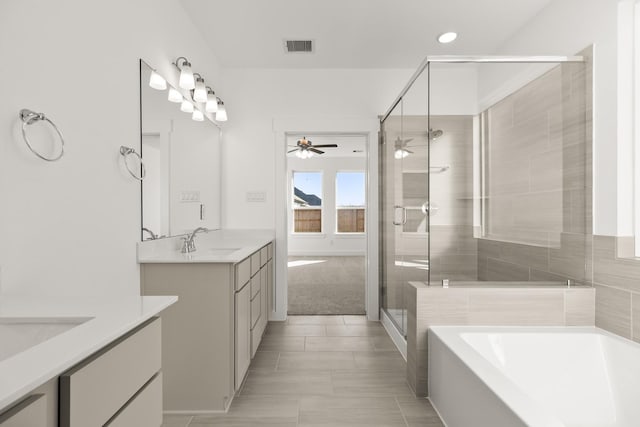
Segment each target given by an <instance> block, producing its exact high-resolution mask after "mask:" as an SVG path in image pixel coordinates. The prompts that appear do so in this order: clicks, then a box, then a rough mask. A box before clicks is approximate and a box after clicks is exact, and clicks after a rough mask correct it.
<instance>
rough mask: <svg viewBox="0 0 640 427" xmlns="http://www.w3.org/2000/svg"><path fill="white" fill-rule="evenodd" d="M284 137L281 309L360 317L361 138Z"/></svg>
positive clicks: (363, 258) (363, 252) (363, 260)
mask: <svg viewBox="0 0 640 427" xmlns="http://www.w3.org/2000/svg"><path fill="white" fill-rule="evenodd" d="M286 140H287V146H288V147H287V148H288V149H287V159H286V160H287V174H286V177H287V178H286V179H287V187H288V189H287V191H288V197H287V200H288V201H287V236H288V238H287V243H288V245H287V247H288V253H287V283H288V289H287V301H288V302H287V312H288V314H296V315H362V314H365V313H366V289H365V288H366V266H367V224H366V223H367V221H366V218H367V208H368V206H367V204H368V203H367V197H366V195H367V174H368V166H367V137H366V136H364V135H356V134H354V135H348V134H347V135H337V134H311V135H303V134H289V135H287V136H286Z"/></svg>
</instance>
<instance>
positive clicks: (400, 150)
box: [393, 148, 409, 160]
mask: <svg viewBox="0 0 640 427" xmlns="http://www.w3.org/2000/svg"><path fill="white" fill-rule="evenodd" d="M408 155H409V152H408V151H407V150H405V149H404V148H398V149H396V151H395V152H394V153H393V157H395V159H396V160H400V159H404V158H405V157H407V156H408Z"/></svg>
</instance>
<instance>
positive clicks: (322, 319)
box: [287, 316, 344, 325]
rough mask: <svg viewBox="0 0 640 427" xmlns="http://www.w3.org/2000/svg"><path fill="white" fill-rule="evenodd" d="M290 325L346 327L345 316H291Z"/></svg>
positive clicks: (288, 319)
mask: <svg viewBox="0 0 640 427" xmlns="http://www.w3.org/2000/svg"><path fill="white" fill-rule="evenodd" d="M287 323H288V324H289V325H344V319H343V316H289V317H288V318H287Z"/></svg>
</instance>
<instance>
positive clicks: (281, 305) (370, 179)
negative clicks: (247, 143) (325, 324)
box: [269, 118, 380, 321]
mask: <svg viewBox="0 0 640 427" xmlns="http://www.w3.org/2000/svg"><path fill="white" fill-rule="evenodd" d="M379 128H380V122H379V121H378V119H377V118H373V119H371V118H353V119H347V118H283V119H274V121H273V133H274V147H275V150H276V156H275V161H276V164H275V189H276V192H275V208H276V212H275V214H276V224H275V230H276V245H275V247H276V257H275V259H276V264H275V281H274V299H273V302H272V303H273V306H272V307H271V310H270V313H269V320H275V321H283V320H286V319H287V306H288V301H287V293H288V284H287V260H288V252H289V251H288V235H289V234H288V228H287V218H288V212H287V206H288V203H287V194H288V187H289V181H288V180H287V135H288V134H300V133H308V134H316V135H317V134H328V135H330V134H343V135H344V134H355V135H363V136H365V137H366V139H367V183H366V184H367V189H366V192H367V215H366V224H365V229H366V230H367V232H366V248H367V250H366V261H365V262H366V274H365V282H366V283H365V310H366V313H367V319H368V320H371V321H374V320H379V319H380V298H379V293H380V292H379V287H378V131H379Z"/></svg>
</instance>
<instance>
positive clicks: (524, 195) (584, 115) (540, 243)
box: [478, 48, 592, 284]
mask: <svg viewBox="0 0 640 427" xmlns="http://www.w3.org/2000/svg"><path fill="white" fill-rule="evenodd" d="M580 54H581V55H582V56H584V57H585V58H587V63H586V65H582V64H563V65H561V66H558V67H555V68H554V69H552V70H551V71H549V72H547V73H546V74H545V75H543V76H542V77H540V78H538V79H536V80H534V81H533V82H531V83H529V84H528V85H527V86H525V87H524V88H522V89H521V90H519V91H517V92H515V93H514V94H512V95H510V96H509V97H507V98H505V99H504V100H502V101H500V102H499V103H498V104H496V105H495V106H493V107H490V108H489V109H488V110H487V111H486V112H485V118H484V120H485V121H486V122H487V123H488V124H489V129H490V132H489V133H488V135H485V136H487V137H488V140H489V141H490V143H488V144H487V147H485V150H486V151H487V158H488V164H487V169H488V171H487V182H488V184H487V186H486V192H487V199H486V215H485V237H486V238H483V239H479V240H478V279H479V280H483V281H484V280H489V281H493V280H500V281H566V280H567V279H571V280H572V281H574V282H577V283H581V284H590V283H591V276H592V268H591V256H590V253H591V243H592V239H591V236H590V231H591V229H592V219H591V203H592V201H591V200H592V199H591V194H592V172H591V169H592V168H591V164H592V150H591V147H592V131H591V128H592V120H591V116H592V108H591V100H592V95H591V92H592V90H591V87H592V85H591V81H592V73H591V69H592V67H591V57H592V53H591V48H589V49H586V50H584V51H583V52H581V53H580Z"/></svg>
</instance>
